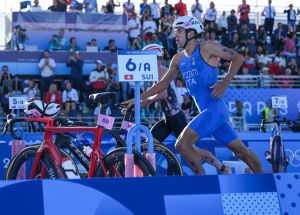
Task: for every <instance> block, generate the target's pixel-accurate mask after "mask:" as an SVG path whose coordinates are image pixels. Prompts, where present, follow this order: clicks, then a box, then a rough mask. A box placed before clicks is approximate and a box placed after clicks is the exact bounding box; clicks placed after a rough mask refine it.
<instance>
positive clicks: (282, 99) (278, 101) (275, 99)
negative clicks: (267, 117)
mask: <svg viewBox="0 0 300 215" xmlns="http://www.w3.org/2000/svg"><path fill="white" fill-rule="evenodd" d="M272 108H283V109H287V108H288V103H287V97H286V96H272Z"/></svg>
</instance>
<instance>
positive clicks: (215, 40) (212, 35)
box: [210, 31, 221, 43]
mask: <svg viewBox="0 0 300 215" xmlns="http://www.w3.org/2000/svg"><path fill="white" fill-rule="evenodd" d="M210 41H212V42H215V43H221V41H220V40H219V38H218V37H217V34H216V32H215V31H211V32H210Z"/></svg>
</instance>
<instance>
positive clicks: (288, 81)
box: [278, 67, 295, 88]
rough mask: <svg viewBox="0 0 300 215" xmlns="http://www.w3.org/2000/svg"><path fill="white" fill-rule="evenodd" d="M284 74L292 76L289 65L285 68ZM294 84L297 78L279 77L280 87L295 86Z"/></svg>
mask: <svg viewBox="0 0 300 215" xmlns="http://www.w3.org/2000/svg"><path fill="white" fill-rule="evenodd" d="M284 75H285V76H291V75H292V70H291V69H290V68H288V67H287V68H285V69H284ZM294 84H295V80H294V78H291V77H284V78H280V79H278V87H280V88H293V86H294Z"/></svg>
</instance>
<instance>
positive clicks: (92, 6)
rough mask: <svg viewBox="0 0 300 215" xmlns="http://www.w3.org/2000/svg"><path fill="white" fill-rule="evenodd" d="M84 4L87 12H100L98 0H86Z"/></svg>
mask: <svg viewBox="0 0 300 215" xmlns="http://www.w3.org/2000/svg"><path fill="white" fill-rule="evenodd" d="M83 5H84V8H85V12H86V13H94V12H98V4H97V0H84V1H83Z"/></svg>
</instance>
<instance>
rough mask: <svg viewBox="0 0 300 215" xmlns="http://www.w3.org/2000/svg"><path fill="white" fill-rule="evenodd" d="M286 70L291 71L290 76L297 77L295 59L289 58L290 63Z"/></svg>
mask: <svg viewBox="0 0 300 215" xmlns="http://www.w3.org/2000/svg"><path fill="white" fill-rule="evenodd" d="M287 68H290V69H291V75H299V73H298V65H297V62H296V58H291V59H290V62H289V63H288V65H287Z"/></svg>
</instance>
